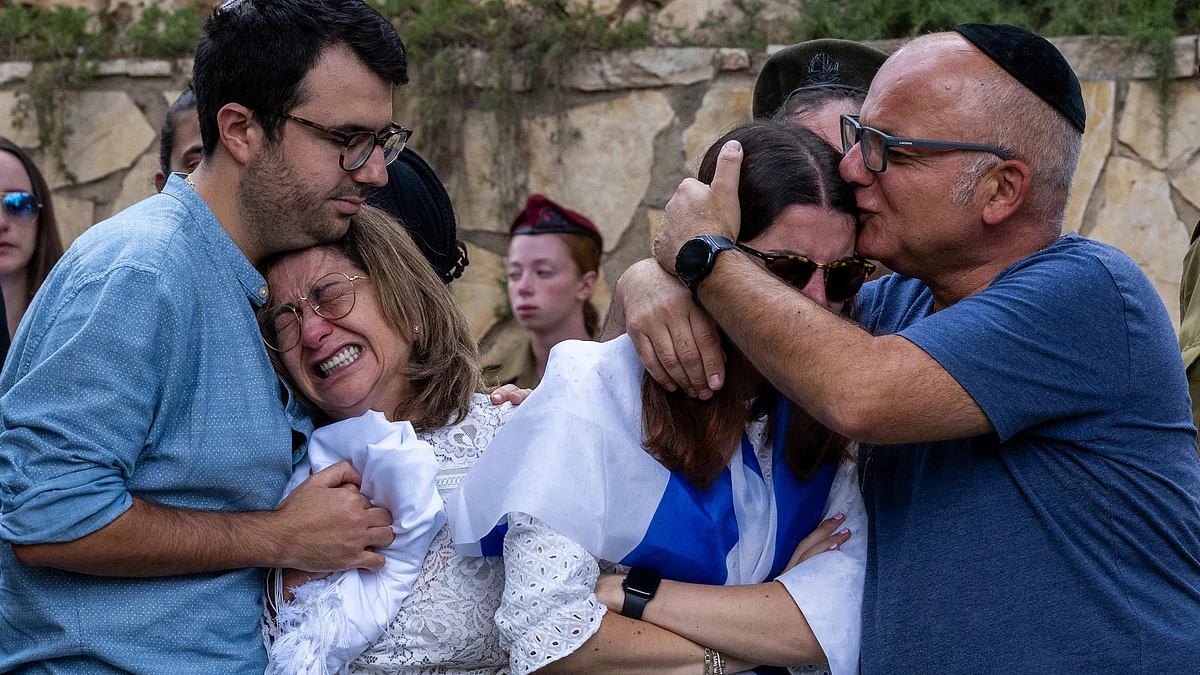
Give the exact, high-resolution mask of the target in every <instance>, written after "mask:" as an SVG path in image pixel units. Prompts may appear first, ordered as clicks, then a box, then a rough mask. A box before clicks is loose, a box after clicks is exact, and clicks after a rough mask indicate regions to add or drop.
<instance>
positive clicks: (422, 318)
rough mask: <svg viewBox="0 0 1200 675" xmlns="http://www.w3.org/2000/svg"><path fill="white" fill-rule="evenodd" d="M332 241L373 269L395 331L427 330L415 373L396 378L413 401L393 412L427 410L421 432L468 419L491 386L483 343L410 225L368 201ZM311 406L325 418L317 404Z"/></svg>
mask: <svg viewBox="0 0 1200 675" xmlns="http://www.w3.org/2000/svg"><path fill="white" fill-rule="evenodd" d="M329 246H330V247H331V248H333V249H334V250H336V251H338V252H339V253H341V254H342V255H344V256H346V258H347V259H348V260H349V261H350V262H351V263H353V264H354V265H355V266H356V267H358V268H359V269H361V270H362V271H364V272H366V273H367V276H368V277H369V283H370V284H371V288H372V289H373V290H374V291H375V294H376V296H377V297H378V299H379V306H380V308H381V309H382V310H383V315H384V319H385V320H386V321H387V323H388V326H389V327H390V328H391V329H392V330H394V331H396V332H397V333H400V334H403V335H412V334H413V328H414V327H420V333H419V334H418V337H417V339H415V340H414V341H413V344H412V352H411V354H410V355H409V359H408V368H407V370H406V371H405V372H404V373H397V374H396V375H395V376H397V377H408V378H409V380H410V381H411V384H412V391H413V398H412V400H410V401H406V402H404V404H403V405H400V406H398V407H397V409H396V410H395V411H393V416H394V417H396V418H398V419H400V418H405V414H406V411H409V410H419V411H421V414H420V417H418V418H416V419H409V421H410V422H412V425H413V428H414V429H416V430H417V431H432V430H434V429H440V428H441V427H443V426H446V425H447V424H455V423H458V422H461V421H462V420H463V418H464V417H466V414H467V410H468V409H469V407H470V405H471V394H473V393H475V392H477V391H480V390H481V389H482V386H483V376H482V374H481V372H482V371H481V366H480V362H479V347H478V345H477V344H476V342H475V339H474V338H473V337H471V328H470V326H469V325H468V324H467V319H466V317H465V316H464V315H463V313H462V310H461V309H459V307H458V304H457V303H455V302H454V299H453V298H452V297H451V296H450V290H449V289H448V288H446V284H444V283H443V282H442V280H441V279H440V278H439V277H438V274H437V272H435V271H434V269H433V267H432V266H430V264H429V262H428V261H427V260H426V259H425V257H424V256H423V255H422V254H421V250H420V249H418V248H417V245H416V243H414V242H413V240H412V237H411V236H409V234H408V230H406V229H405V228H404V226H403V225H401V224H400V223H398V222H396V221H395V220H394V219H393V218H392V217H391V216H389V215H387V213H385V212H384V211H382V210H380V209H377V208H375V207H372V206H365V205H364V206H363V207H362V210H361V211H359V212H358V213H357V214H355V216H354V217H353V218H351V219H350V228H349V229H348V230H347V231H346V234H345V235H344V236H343V237H342V238H341V239H339V240H337V241H335V242H333V243H331V244H329ZM285 256H287V253H282V254H279V255H276V256H272V257H271V258H269V259H268V260H267V261H265V262H264V263H263V265H262V267H261V271H262V273H263V275H264V276H266V275H267V274H268V273H269V272H270V270H271V268H272V267H273V266H274V265H275V264H276V263H277V262H278V261H279V260H280V259H282V258H283V257H285ZM263 307H264V309H265V308H266V305H264V306H263ZM271 360H272V363H274V365H275V369H276V370H277V371H278V372H279V374H280V376H281V377H282V378H283V379H284V380H285V381H286V382H287V383H288V384H289V385H291V386H292V390H293V391H297V392H298V390H297V388H296V387H295V386H294V385H295V383H294V382H293V381H292V380H291V378H290V377H288V374H287V370H286V369H285V368H283V364H282V363H281V362H280V361H279V360H278V358H277V355H276V354H275V353H273V352H272V354H271ZM304 403H305V405H306V406H307V407H308V408H309V410H311V411H313V412H314V414H317V416H318V417H321V415H320V414H319V413H320V412H321V411H320V410H318V409H316V408H315V406H314V405H313V404H312V402H311V401H304Z"/></svg>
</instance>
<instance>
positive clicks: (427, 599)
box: [350, 394, 513, 675]
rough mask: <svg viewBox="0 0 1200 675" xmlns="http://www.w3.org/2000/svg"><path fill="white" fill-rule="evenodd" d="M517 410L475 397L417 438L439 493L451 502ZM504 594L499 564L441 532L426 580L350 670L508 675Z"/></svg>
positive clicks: (427, 561)
mask: <svg viewBox="0 0 1200 675" xmlns="http://www.w3.org/2000/svg"><path fill="white" fill-rule="evenodd" d="M512 412H513V408H512V406H511V405H509V404H505V405H503V406H494V405H492V403H491V401H489V400H488V397H487V396H485V395H483V394H475V395H474V396H473V397H472V398H471V408H470V411H469V412H468V413H467V416H466V418H465V419H464V420H463V421H462V422H460V423H458V424H454V425H450V426H447V427H443V428H441V429H438V430H437V431H433V432H429V433H422V434H419V437H420V438H421V440H423V441H426V442H428V443H429V444H430V445H432V446H433V448H434V452H435V454H436V455H437V459H438V464H439V465H440V471H439V473H438V492H439V493H441V495H442V496H443V498H444V497H445V496H446V495H448V494H449V493H450V492H451V491H452V490H453V489H454V488H455V487H457V486H458V484H459V482H461V481H462V477H463V476H464V475H466V473H467V470H468V469H470V468H471V465H472V464H474V463H475V460H476V459H478V458H479V456H480V454H482V453H483V450H484V449H485V448H486V447H487V445H488V443H490V442H491V440H492V436H494V435H495V434H496V430H497V429H499V428H500V427H501V426H502V425H503V424H504V422H505V421H506V420H507V419H508V417H509V416H510V415H511V414H512ZM503 589H504V563H503V561H502V560H501V559H500V558H463V557H461V556H459V555H457V554H456V553H455V552H454V545H453V543H452V541H451V538H450V529H449V528H448V527H446V526H443V527H442V529H441V530H440V531H439V532H438V533H437V535H436V536H435V537H434V539H433V543H432V544H431V545H430V547H429V553H427V554H426V555H425V562H424V563H423V565H422V570H421V576H420V578H419V579H418V580H417V583H416V585H415V586H413V590H412V594H411V595H409V596H408V599H407V600H405V602H404V606H403V608H402V609H401V610H400V613H399V614H398V615H396V618H395V619H393V620H392V622H391V624H390V625H388V629H387V633H386V634H385V635H384V636H383V637H382V638H380V639H379V641H378V642H376V643H375V644H373V645H371V647H369V648H368V649H367V651H365V652H363V654H362V655H361V656H359V657H358V659H356V660H355V661H354V662H353V663H352V664H351V665H350V672H352V673H402V674H405V675H410V674H411V675H418V674H421V675H426V674H429V675H432V674H435V673H436V674H439V675H498V674H501V673H503V674H507V673H508V655H507V654H506V653H505V651H504V650H503V649H502V648H501V647H500V634H499V632H498V631H497V629H496V624H495V619H494V616H495V613H496V609H497V608H498V607H499V606H500V596H501V593H502V592H503Z"/></svg>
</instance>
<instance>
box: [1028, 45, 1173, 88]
mask: <svg viewBox="0 0 1200 675" xmlns="http://www.w3.org/2000/svg"><path fill="white" fill-rule="evenodd" d="M1049 40H1050V42H1051V43H1052V44H1054V46H1056V47H1058V49H1059V51H1061V52H1062V54H1063V56H1064V57H1066V59H1067V63H1069V64H1071V69H1072V70H1074V71H1075V74H1076V75H1077V76H1078V77H1079V79H1080V80H1082V81H1100V80H1119V79H1136V80H1150V79H1153V78H1154V77H1155V68H1154V58H1153V57H1152V56H1151V55H1150V54H1149V52H1147V51H1146V50H1141V49H1138V48H1137V47H1136V46H1135V45H1134V43H1133V41H1132V40H1130V39H1129V38H1125V37H1093V36H1088V35H1075V36H1068V37H1052V38H1049ZM1173 73H1174V76H1175V77H1193V76H1195V75H1196V36H1194V35H1185V36H1182V37H1178V38H1176V39H1175V65H1174V68H1173Z"/></svg>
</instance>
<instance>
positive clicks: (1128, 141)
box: [1117, 81, 1200, 169]
mask: <svg viewBox="0 0 1200 675" xmlns="http://www.w3.org/2000/svg"><path fill="white" fill-rule="evenodd" d="M1171 99H1172V101H1171V109H1170V123H1169V124H1168V126H1167V152H1166V154H1163V149H1162V141H1161V136H1160V135H1159V134H1160V128H1161V127H1160V120H1159V114H1158V93H1157V92H1155V90H1154V83H1153V82H1137V81H1135V82H1130V83H1129V95H1128V97H1127V98H1126V100H1125V112H1124V113H1123V114H1122V115H1121V123H1120V125H1119V126H1118V129H1117V138H1118V140H1120V141H1121V142H1122V143H1124V144H1125V145H1128V146H1129V147H1130V148H1132V149H1133V151H1134V152H1136V153H1137V154H1138V155H1139V156H1141V157H1142V158H1143V159H1145V160H1146V161H1148V162H1150V163H1151V164H1153V165H1154V167H1155V168H1156V169H1178V168H1181V166H1182V165H1183V163H1184V162H1186V161H1187V160H1188V158H1189V157H1191V155H1192V154H1194V153H1195V152H1196V150H1197V149H1198V148H1200V115H1197V114H1196V111H1197V110H1200V90H1197V88H1196V86H1195V85H1194V84H1192V83H1190V82H1177V83H1175V85H1174V86H1173V87H1172V88H1171Z"/></svg>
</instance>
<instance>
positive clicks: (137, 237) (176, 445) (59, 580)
mask: <svg viewBox="0 0 1200 675" xmlns="http://www.w3.org/2000/svg"><path fill="white" fill-rule="evenodd" d="M266 296H267V293H266V285H265V282H264V281H263V278H262V276H261V275H259V273H258V272H257V271H255V269H254V267H253V266H252V265H251V264H250V261H249V260H247V259H246V257H245V256H244V255H243V254H242V252H241V250H239V249H238V247H237V246H236V245H235V244H234V243H233V241H232V240H231V239H230V238H229V235H228V234H226V232H225V230H223V229H222V228H221V225H220V223H218V222H217V219H216V217H214V216H213V214H212V211H210V210H209V208H208V206H207V205H206V204H205V203H204V200H202V199H201V198H200V196H199V195H197V194H196V192H195V190H193V189H192V188H191V187H189V186H188V184H187V183H185V182H184V181H183V180H182V179H181V178H180V177H179V176H178V175H176V176H172V177H171V179H170V181H169V182H168V183H167V186H166V189H165V190H164V191H163V193H162V194H159V195H155V196H154V197H151V198H149V199H147V200H145V201H143V202H141V203H139V204H137V205H135V206H133V207H130V208H129V209H127V210H125V211H123V212H121V213H119V214H117V215H116V216H114V217H113V218H111V219H109V220H108V221H106V222H104V223H101V224H99V225H96V226H95V227H94V228H92V229H91V230H89V231H87V232H86V233H84V234H83V236H81V237H80V238H79V239H78V240H77V241H76V242H75V244H74V245H72V246H71V249H70V250H69V251H67V253H66V255H64V256H63V258H62V260H61V261H59V263H58V265H57V266H56V267H55V268H54V271H53V272H51V273H50V276H49V278H47V279H46V282H45V283H44V284H43V285H42V288H41V290H39V291H38V294H37V298H36V299H35V300H34V301H33V304H32V305H30V307H29V311H28V312H26V314H25V318H24V320H22V322H21V327H20V330H18V331H17V337H16V340H14V341H13V345H12V350H11V351H10V352H9V358H8V362H7V363H6V364H5V366H4V371H3V375H2V376H0V539H2V540H3V543H0V672H9V671H10V670H16V671H17V672H20V673H63V674H67V673H69V674H71V675H79V674H83V673H87V674H89V675H90V674H93V673H118V672H120V673H147V674H149V673H155V674H158V673H252V672H258V673H261V672H263V670H264V669H265V668H266V665H267V655H266V651H265V650H264V649H263V644H262V637H261V634H260V632H259V628H258V619H259V616H260V614H261V612H262V601H261V597H262V575H261V573H260V571H259V570H256V569H240V570H229V571H225V572H212V573H207V574H189V575H186V576H173V577H162V578H151V579H131V578H114V577H96V576H88V575H83V574H72V573H70V572H64V571H61V570H56V569H50V568H46V567H28V566H26V565H22V564H21V563H20V562H19V561H18V560H17V559H16V557H15V555H14V554H13V549H12V545H13V544H39V543H47V542H62V541H72V540H75V539H78V538H80V537H83V536H85V535H88V534H91V533H92V532H95V531H96V530H98V529H100V528H102V527H104V526H105V525H107V524H109V523H110V522H112V521H113V520H115V519H116V518H117V517H119V516H120V515H121V514H123V513H124V512H125V510H126V509H128V508H129V506H130V504H131V503H132V498H133V497H134V496H136V497H138V498H140V499H144V500H146V501H149V502H153V503H156V504H161V505H164V506H172V507H177V508H183V509H193V510H206V511H256V510H266V509H272V508H274V507H275V505H276V504H277V503H278V501H279V498H280V496H281V495H282V494H283V488H284V485H285V484H286V483H287V480H288V478H289V477H291V473H292V466H293V463H294V462H295V461H297V460H298V459H299V458H300V457H301V456H302V453H303V451H304V445H303V442H304V440H305V439H306V437H307V435H308V434H309V433H311V431H312V422H311V421H310V420H309V419H308V416H307V415H306V414H305V413H304V411H303V409H302V408H301V407H300V405H299V404H298V403H297V402H296V401H295V400H294V399H293V400H291V401H290V402H289V404H288V405H287V407H286V408H285V406H284V404H283V403H282V402H281V391H280V385H279V380H278V378H277V377H276V376H275V372H274V371H273V370H272V368H271V362H270V360H269V359H268V357H267V352H266V348H265V347H264V346H263V344H262V340H261V339H260V337H259V333H258V323H257V322H256V320H255V317H254V307H255V304H261V303H262V302H263V300H264V299H265V298H266Z"/></svg>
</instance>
